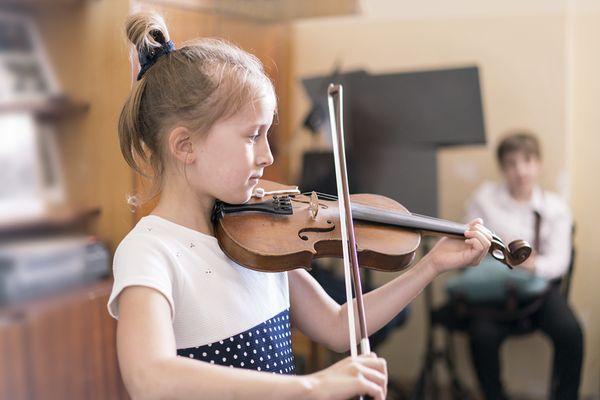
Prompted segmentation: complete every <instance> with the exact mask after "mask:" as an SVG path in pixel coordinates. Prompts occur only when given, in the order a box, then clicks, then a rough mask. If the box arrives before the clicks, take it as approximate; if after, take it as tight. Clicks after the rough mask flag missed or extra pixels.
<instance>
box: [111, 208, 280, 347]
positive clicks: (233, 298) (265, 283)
mask: <svg viewBox="0 0 600 400" xmlns="http://www.w3.org/2000/svg"><path fill="white" fill-rule="evenodd" d="M113 275H114V284H113V289H112V293H111V295H110V298H109V301H108V310H109V313H110V315H111V316H113V317H114V318H116V319H118V317H119V303H118V298H119V297H118V296H119V294H120V293H121V292H122V291H123V289H125V288H126V287H129V286H146V287H150V288H153V289H155V290H157V291H159V292H160V293H162V294H163V296H164V297H165V298H166V299H167V301H168V302H169V305H170V307H171V318H172V323H173V330H174V333H175V340H176V346H177V348H178V349H183V348H189V347H195V346H202V345H205V344H208V343H213V342H215V341H218V340H221V339H224V338H228V337H231V336H233V335H236V334H238V333H240V332H244V331H245V330H247V329H249V328H251V327H253V326H256V325H258V324H260V323H262V322H264V321H266V320H268V319H269V318H271V317H273V316H274V315H276V314H278V313H280V312H281V311H283V310H285V309H287V308H289V305H290V302H289V287H288V277H287V273H286V272H281V273H265V272H258V271H254V270H250V269H248V268H244V267H241V266H240V265H238V264H237V263H235V262H234V261H232V260H231V259H229V258H228V257H227V256H226V255H225V254H224V253H223V252H222V251H221V248H220V247H219V244H218V242H217V239H216V238H215V237H213V236H209V235H206V234H203V233H200V232H197V231H195V230H193V229H189V228H186V227H184V226H181V225H178V224H176V223H174V222H171V221H168V220H166V219H164V218H161V217H158V216H155V215H149V216H146V217H144V218H142V219H141V220H140V221H139V222H138V224H137V225H136V226H135V227H134V228H133V229H132V230H131V232H129V234H128V235H127V236H126V237H125V238H124V239H123V241H122V242H121V243H120V244H119V246H118V248H117V251H116V253H115V257H114V262H113Z"/></svg>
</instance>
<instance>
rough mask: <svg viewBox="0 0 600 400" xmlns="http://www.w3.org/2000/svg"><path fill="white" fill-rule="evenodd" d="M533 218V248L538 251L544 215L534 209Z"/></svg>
mask: <svg viewBox="0 0 600 400" xmlns="http://www.w3.org/2000/svg"><path fill="white" fill-rule="evenodd" d="M533 217H534V218H533V220H534V226H533V228H534V235H535V236H534V237H533V250H534V251H535V252H536V253H539V252H540V225H541V223H542V215H541V214H540V213H539V212H538V211H536V210H533Z"/></svg>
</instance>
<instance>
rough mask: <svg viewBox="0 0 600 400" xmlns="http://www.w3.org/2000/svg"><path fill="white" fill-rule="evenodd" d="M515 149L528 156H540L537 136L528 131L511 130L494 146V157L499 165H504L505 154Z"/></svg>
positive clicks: (539, 157)
mask: <svg viewBox="0 0 600 400" xmlns="http://www.w3.org/2000/svg"><path fill="white" fill-rule="evenodd" d="M515 151H518V152H523V153H524V154H525V155H528V156H531V155H533V156H535V157H536V158H538V159H541V158H542V154H541V151H540V143H539V142H538V139H537V137H536V136H535V135H534V134H533V133H531V132H528V131H524V130H519V131H513V132H511V133H509V134H507V135H505V136H504V138H503V139H502V141H500V143H499V144H498V147H497V148H496V159H497V160H498V164H500V167H502V166H504V161H505V159H506V155H507V154H509V153H513V152H515Z"/></svg>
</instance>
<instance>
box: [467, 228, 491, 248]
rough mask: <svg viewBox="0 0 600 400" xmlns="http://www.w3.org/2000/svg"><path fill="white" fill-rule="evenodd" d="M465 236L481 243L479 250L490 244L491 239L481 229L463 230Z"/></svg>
mask: <svg viewBox="0 0 600 400" xmlns="http://www.w3.org/2000/svg"><path fill="white" fill-rule="evenodd" d="M465 237H467V238H468V239H476V240H477V241H479V242H480V244H481V248H480V249H479V250H482V249H484V248H489V247H490V246H491V245H492V242H491V240H490V239H489V238H488V237H487V236H486V235H485V234H484V233H483V232H481V231H467V232H465Z"/></svg>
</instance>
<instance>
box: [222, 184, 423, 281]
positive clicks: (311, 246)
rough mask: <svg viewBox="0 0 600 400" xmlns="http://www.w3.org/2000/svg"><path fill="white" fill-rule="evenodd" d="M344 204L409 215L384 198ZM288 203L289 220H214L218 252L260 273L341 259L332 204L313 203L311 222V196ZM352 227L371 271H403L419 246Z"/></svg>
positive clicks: (409, 235) (400, 235)
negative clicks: (365, 205)
mask: <svg viewBox="0 0 600 400" xmlns="http://www.w3.org/2000/svg"><path fill="white" fill-rule="evenodd" d="M258 187H262V188H264V189H265V190H266V191H274V190H285V189H286V188H289V186H285V185H282V184H279V183H275V182H270V181H266V180H261V181H260V182H259V183H258ZM266 198H267V199H269V198H270V196H266ZM350 198H351V201H352V203H353V204H354V203H357V204H361V203H362V204H368V205H371V206H379V207H382V208H385V209H393V210H395V211H398V212H401V213H407V214H408V213H409V212H408V210H407V209H406V208H404V207H403V206H402V205H401V204H400V203H398V202H396V201H394V200H392V199H390V198H387V197H384V196H379V195H375V194H354V195H351V196H350ZM289 199H290V204H291V207H292V209H293V214H291V215H279V214H272V213H269V212H260V211H248V212H236V213H229V214H225V215H224V216H222V217H221V218H219V219H218V220H217V221H216V226H215V234H216V237H217V239H218V240H219V243H220V245H221V248H222V250H223V252H224V253H225V254H227V255H228V256H229V257H230V258H232V259H233V260H236V261H237V262H238V263H240V264H242V265H244V266H245V267H248V268H251V269H255V270H258V271H266V272H278V271H288V270H290V269H294V268H305V269H310V268H311V264H312V260H313V259H315V258H321V257H337V258H341V257H342V241H341V232H340V224H339V209H338V203H337V200H335V201H333V200H324V199H318V211H317V213H316V215H315V216H314V218H313V211H312V210H311V196H308V195H305V194H293V195H289ZM264 201H265V199H264V198H263V199H255V198H252V199H251V200H250V201H249V202H248V203H249V204H252V203H262V202H264ZM267 201H269V200H267ZM313 204H314V203H313ZM354 226H355V232H356V240H357V247H358V258H359V263H360V265H361V266H364V267H367V268H371V269H376V270H380V271H398V270H401V269H403V268H405V267H407V266H408V265H410V263H411V262H412V261H413V259H414V257H415V251H416V249H417V248H418V247H419V244H420V242H421V235H420V234H419V233H417V232H414V231H410V230H406V229H398V228H397V227H393V226H384V225H378V224H373V223H367V222H363V221H355V225H354Z"/></svg>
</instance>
